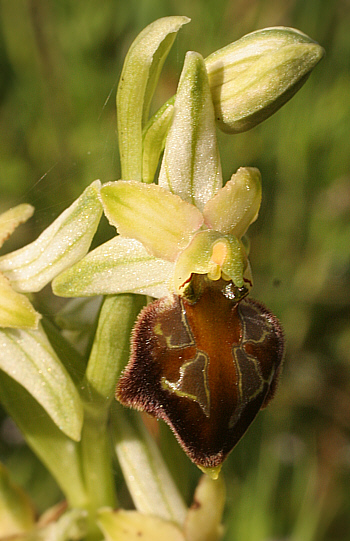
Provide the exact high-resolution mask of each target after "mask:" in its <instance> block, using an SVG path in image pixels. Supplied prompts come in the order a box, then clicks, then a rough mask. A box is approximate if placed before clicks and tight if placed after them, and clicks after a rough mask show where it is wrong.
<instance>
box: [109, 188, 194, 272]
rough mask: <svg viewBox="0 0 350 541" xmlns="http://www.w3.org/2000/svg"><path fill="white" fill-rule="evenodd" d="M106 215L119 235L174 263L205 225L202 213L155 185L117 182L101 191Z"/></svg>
mask: <svg viewBox="0 0 350 541" xmlns="http://www.w3.org/2000/svg"><path fill="white" fill-rule="evenodd" d="M101 200H102V203H103V207H104V211H105V214H106V216H107V218H108V220H109V221H110V223H111V224H112V225H114V226H115V227H116V228H117V230H118V233H120V235H123V236H124V237H128V238H134V239H136V240H138V241H140V242H142V244H143V245H144V246H145V247H146V248H147V249H148V250H149V252H150V253H151V254H152V255H154V256H155V257H159V258H161V259H166V260H168V261H174V260H175V259H176V257H177V255H178V254H179V253H180V252H181V250H183V249H184V248H185V246H187V244H188V243H189V241H190V239H191V237H192V235H193V233H194V232H195V231H197V230H198V229H199V228H200V227H201V225H202V223H203V216H202V214H201V213H200V212H199V210H198V209H197V208H196V207H194V206H193V205H190V204H189V203H186V202H185V201H183V200H182V199H181V198H180V197H178V196H177V195H174V194H172V193H170V192H168V190H165V189H164V188H161V187H160V186H157V185H155V184H147V185H146V184H141V183H139V182H135V181H121V180H120V181H118V182H110V183H108V184H105V185H104V186H102V188H101Z"/></svg>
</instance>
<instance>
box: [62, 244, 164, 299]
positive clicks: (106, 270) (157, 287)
mask: <svg viewBox="0 0 350 541" xmlns="http://www.w3.org/2000/svg"><path fill="white" fill-rule="evenodd" d="M173 270H174V264H173V263H170V262H169V261H164V260H163V259H157V258H155V257H153V256H151V255H150V254H149V253H148V252H147V250H146V248H144V246H143V245H142V244H141V243H140V242H138V241H137V240H133V239H125V238H124V237H121V236H117V237H114V238H113V239H111V240H110V241H108V242H106V243H105V244H102V245H101V246H99V247H98V248H96V249H95V250H93V251H92V252H90V253H89V254H88V255H87V256H86V257H84V259H82V260H81V261H79V262H78V263H76V264H75V265H74V266H73V267H70V268H69V269H67V270H66V271H65V272H63V273H62V274H60V275H59V276H57V278H55V280H54V281H53V282H52V289H53V292H54V293H55V294H56V295H59V296H61V297H87V296H91V295H110V294H114V293H141V294H143V295H149V296H151V297H164V296H165V295H166V294H167V292H168V284H169V281H170V278H171V276H172V272H173Z"/></svg>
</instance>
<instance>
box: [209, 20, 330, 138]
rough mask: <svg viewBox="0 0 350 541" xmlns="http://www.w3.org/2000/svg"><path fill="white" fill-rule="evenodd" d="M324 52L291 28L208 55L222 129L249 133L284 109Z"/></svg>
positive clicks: (260, 33)
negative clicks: (282, 107)
mask: <svg viewBox="0 0 350 541" xmlns="http://www.w3.org/2000/svg"><path fill="white" fill-rule="evenodd" d="M323 55H324V50H323V48H322V47H320V45H318V44H317V43H315V42H314V41H313V40H312V39H311V38H309V37H308V36H306V35H305V34H303V33H302V32H299V31H298V30H294V29H293V28H283V27H276V28H265V29H263V30H258V31H256V32H252V33H251V34H248V35H246V36H244V37H242V38H241V39H239V40H238V41H235V42H234V43H231V44H230V45H228V46H227V47H224V48H223V49H220V50H219V51H216V52H214V53H213V54H212V55H210V56H209V57H208V58H207V59H206V61H205V63H206V67H207V70H208V75H209V83H210V88H211V92H212V96H213V102H214V107H215V116H216V119H217V120H218V123H219V126H220V128H221V129H222V130H223V131H225V132H228V133H239V132H243V131H246V130H249V129H251V128H253V127H254V126H256V125H257V124H259V123H260V122H262V121H263V120H265V119H266V118H268V117H269V116H271V115H272V114H273V113H274V112H275V111H277V110H278V109H279V108H280V107H281V106H282V105H284V104H285V103H286V102H287V101H288V100H289V99H290V98H291V97H292V96H293V95H294V94H295V93H296V92H297V91H298V90H299V88H301V86H302V85H303V84H304V83H305V81H306V80H307V77H308V75H309V74H310V72H311V70H312V69H313V68H314V67H315V66H316V64H317V63H318V62H319V61H320V60H321V58H322V56H323Z"/></svg>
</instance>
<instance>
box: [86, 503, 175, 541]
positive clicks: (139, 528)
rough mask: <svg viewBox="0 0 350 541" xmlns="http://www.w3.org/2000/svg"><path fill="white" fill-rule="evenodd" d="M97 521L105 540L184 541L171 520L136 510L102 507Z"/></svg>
mask: <svg viewBox="0 0 350 541" xmlns="http://www.w3.org/2000/svg"><path fill="white" fill-rule="evenodd" d="M97 523H98V525H99V526H100V528H101V530H102V532H103V534H104V536H105V538H106V541H139V540H140V539H142V541H164V540H166V541H185V537H184V535H183V533H182V532H181V530H179V528H178V527H177V526H175V525H174V524H172V523H171V522H168V521H165V520H162V519H160V518H158V517H154V516H151V515H143V514H141V513H138V512H137V511H124V510H122V509H120V510H119V511H112V509H102V510H101V511H100V512H99V514H98V521H97Z"/></svg>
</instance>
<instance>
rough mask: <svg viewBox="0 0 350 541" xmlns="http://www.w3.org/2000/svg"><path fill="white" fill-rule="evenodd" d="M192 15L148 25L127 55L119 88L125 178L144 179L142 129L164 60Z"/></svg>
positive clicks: (121, 154)
mask: <svg viewBox="0 0 350 541" xmlns="http://www.w3.org/2000/svg"><path fill="white" fill-rule="evenodd" d="M189 21H190V19H188V18H187V17H182V16H172V17H164V18H162V19H158V20H157V21H155V22H153V23H151V24H150V25H148V26H147V27H146V28H145V29H144V30H143V31H142V32H141V33H140V34H139V35H138V36H137V38H136V39H135V41H134V42H133V43H132V45H131V47H130V49H129V51H128V54H127V55H126V58H125V61H124V66H123V70H122V74H121V76H120V82H119V86H118V92H117V116H118V138H119V150H120V161H121V166H122V178H124V179H125V180H132V179H133V180H138V181H140V180H141V179H142V129H143V127H144V125H145V124H146V122H147V120H148V111H149V107H150V102H151V100H152V96H153V93H154V90H155V87H156V85H157V82H158V78H159V75H160V72H161V69H162V67H163V64H164V61H165V59H166V57H167V55H168V53H169V51H170V48H171V46H172V44H173V42H174V40H175V37H176V34H177V32H178V31H179V29H180V28H181V26H182V25H184V24H186V23H188V22H189Z"/></svg>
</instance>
